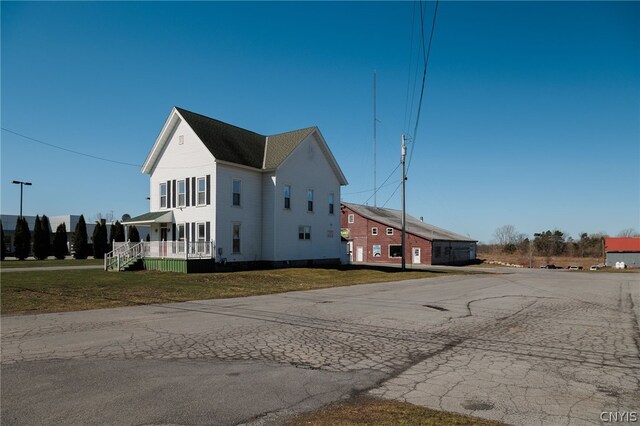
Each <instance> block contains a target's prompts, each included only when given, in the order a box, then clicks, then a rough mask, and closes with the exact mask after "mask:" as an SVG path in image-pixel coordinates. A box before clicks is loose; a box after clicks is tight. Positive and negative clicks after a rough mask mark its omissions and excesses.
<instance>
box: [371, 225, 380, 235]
mask: <svg viewBox="0 0 640 426" xmlns="http://www.w3.org/2000/svg"><path fill="white" fill-rule="evenodd" d="M371 235H378V227H377V226H372V227H371Z"/></svg>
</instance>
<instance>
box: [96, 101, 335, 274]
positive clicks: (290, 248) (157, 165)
mask: <svg viewBox="0 0 640 426" xmlns="http://www.w3.org/2000/svg"><path fill="white" fill-rule="evenodd" d="M142 172H143V173H147V174H149V176H150V212H149V213H146V214H144V215H141V216H138V217H134V218H131V219H130V220H127V221H125V222H124V224H125V225H137V226H141V225H142V226H150V227H151V229H150V242H146V243H141V244H140V245H139V247H137V248H133V247H132V246H131V244H128V245H126V246H125V247H121V248H119V249H118V250H116V251H115V252H114V253H112V255H111V256H110V258H109V259H108V263H107V264H105V265H106V266H107V268H109V266H112V268H113V269H122V268H123V266H124V265H126V264H128V263H131V262H133V261H135V259H142V260H141V261H137V262H138V264H140V263H141V262H142V264H143V265H144V267H145V268H149V269H160V270H177V271H185V272H186V271H203V270H213V269H214V268H215V266H214V265H216V264H218V265H219V264H222V263H238V264H242V265H263V264H264V265H265V266H266V265H275V266H279V265H288V264H309V263H328V262H338V261H339V259H340V255H341V248H340V247H341V244H340V187H341V186H342V185H346V184H347V180H346V178H345V176H344V174H343V173H342V171H341V170H340V166H338V163H337V162H336V160H335V158H334V157H333V155H332V153H331V151H330V150H329V147H328V146H327V143H326V141H325V140H324V138H323V137H322V134H321V133H320V130H319V129H318V128H317V127H308V128H305V129H301V130H295V131H292V132H287V133H281V134H277V135H272V136H263V135H260V134H258V133H254V132H251V131H249V130H245V129H241V128H239V127H235V126H232V125H230V124H226V123H223V122H221V121H218V120H214V119H212V118H209V117H205V116H203V115H200V114H196V113H193V112H190V111H187V110H184V109H182V108H177V107H175V108H173V109H172V110H171V113H170V114H169V117H168V119H167V121H166V122H165V124H164V126H163V127H162V130H161V131H160V135H159V136H158V138H157V140H156V142H155V143H154V145H153V148H152V149H151V152H150V153H149V155H148V157H147V159H146V161H145V162H144V165H143V166H142Z"/></svg>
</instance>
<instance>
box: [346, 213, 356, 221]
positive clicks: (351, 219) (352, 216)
mask: <svg viewBox="0 0 640 426" xmlns="http://www.w3.org/2000/svg"><path fill="white" fill-rule="evenodd" d="M355 221H356V215H354V214H350V215H349V216H347V223H353V222H355Z"/></svg>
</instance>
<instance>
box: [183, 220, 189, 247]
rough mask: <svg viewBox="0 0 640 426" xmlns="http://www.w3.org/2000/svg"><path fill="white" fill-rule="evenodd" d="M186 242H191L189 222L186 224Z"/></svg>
mask: <svg viewBox="0 0 640 426" xmlns="http://www.w3.org/2000/svg"><path fill="white" fill-rule="evenodd" d="M184 240H185V241H187V242H189V241H190V238H189V222H187V223H185V224H184Z"/></svg>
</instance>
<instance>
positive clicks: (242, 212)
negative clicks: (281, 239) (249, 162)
mask: <svg viewBox="0 0 640 426" xmlns="http://www.w3.org/2000/svg"><path fill="white" fill-rule="evenodd" d="M216 170H217V178H216V191H217V194H216V206H217V209H216V214H217V218H216V226H215V228H216V233H217V239H216V247H217V248H218V249H220V248H222V255H221V257H222V258H225V259H227V261H228V262H251V261H258V260H262V173H261V172H260V171H258V170H256V171H253V170H250V169H246V168H242V167H236V166H231V165H227V164H220V163H218V164H217V168H216ZM234 179H239V180H240V181H241V194H240V206H239V207H237V206H233V205H232V204H233V199H232V191H231V188H232V184H233V180H234ZM233 223H240V224H241V235H240V237H241V238H240V239H241V241H240V253H239V254H234V253H232V248H233V246H232V243H233V241H232V235H231V234H232V229H233V228H232V227H233Z"/></svg>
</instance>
